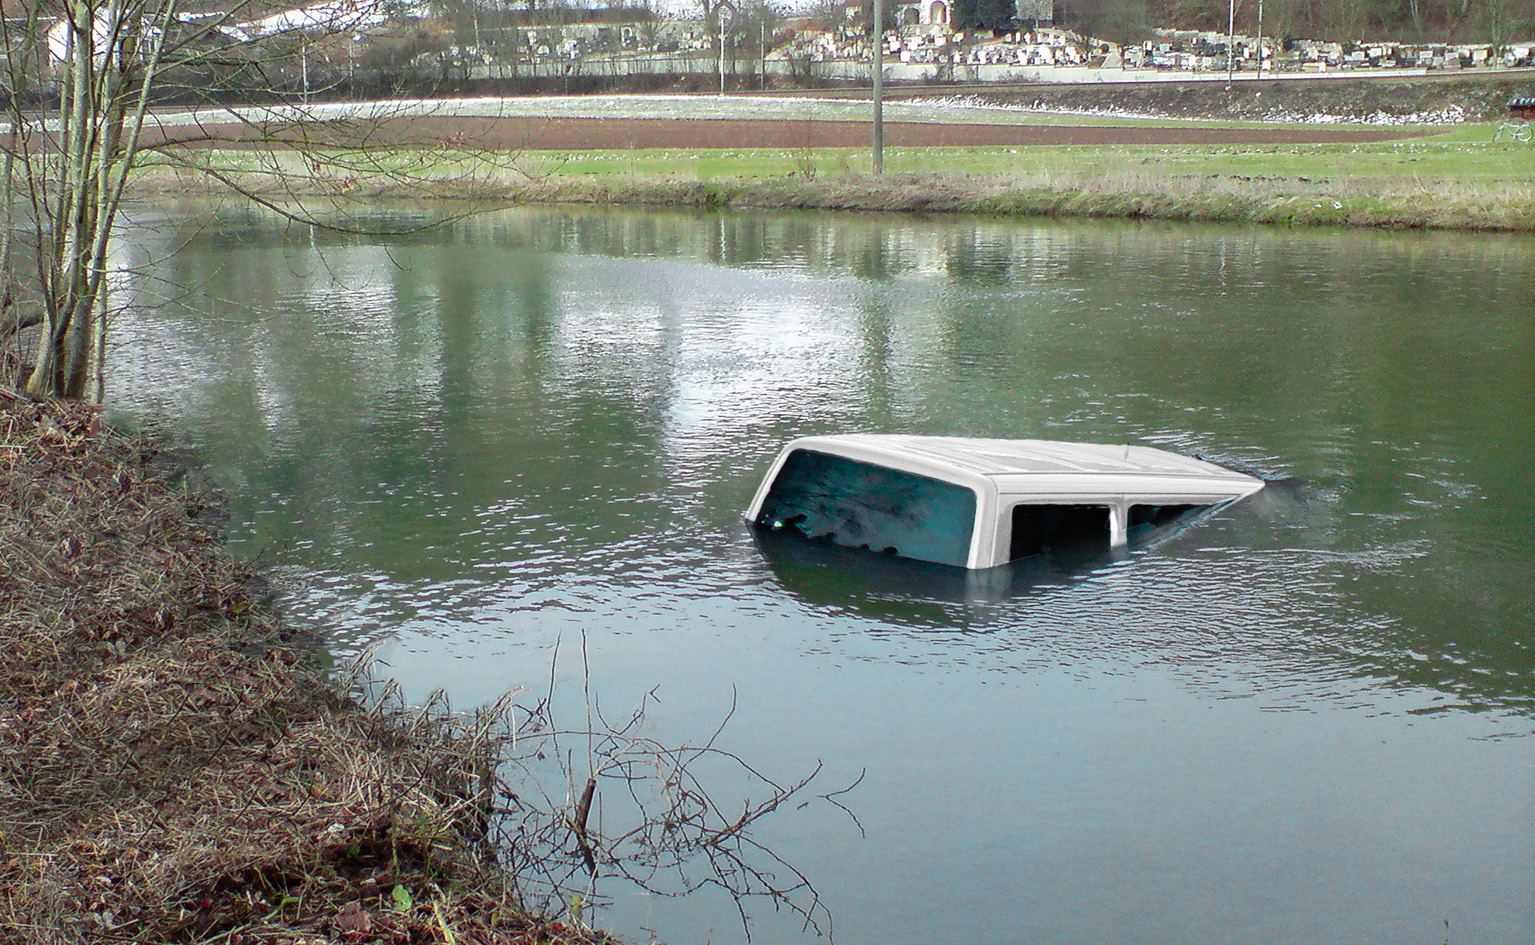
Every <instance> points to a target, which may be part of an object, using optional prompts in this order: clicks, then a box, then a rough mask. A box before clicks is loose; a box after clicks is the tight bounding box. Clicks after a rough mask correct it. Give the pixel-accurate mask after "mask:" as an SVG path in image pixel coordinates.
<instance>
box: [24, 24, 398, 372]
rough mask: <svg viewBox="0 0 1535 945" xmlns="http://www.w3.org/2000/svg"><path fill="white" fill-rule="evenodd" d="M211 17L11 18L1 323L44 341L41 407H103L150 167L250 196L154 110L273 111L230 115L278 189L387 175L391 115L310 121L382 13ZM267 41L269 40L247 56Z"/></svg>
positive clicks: (39, 347)
mask: <svg viewBox="0 0 1535 945" xmlns="http://www.w3.org/2000/svg"><path fill="white" fill-rule="evenodd" d="M202 9H203V8H198V9H197V11H196V12H194V13H191V14H188V13H183V12H182V8H181V7H180V6H179V5H178V3H177V2H176V0H21V2H15V3H11V4H7V6H6V12H7V13H8V14H11V15H8V16H7V17H5V18H4V19H0V44H3V46H0V48H3V49H4V50H5V51H6V52H7V55H6V57H5V62H4V63H3V64H0V73H3V78H4V83H5V90H4V91H5V92H6V93H8V94H6V95H5V101H4V104H3V107H4V108H5V110H6V122H7V125H8V127H7V128H6V129H5V130H4V131H3V132H0V213H3V214H4V220H3V221H0V222H3V227H0V279H3V284H4V291H3V292H0V299H4V300H11V301H13V302H15V304H8V305H5V306H4V307H3V308H0V344H6V343H8V342H10V341H11V340H13V339H14V338H15V337H16V336H17V335H18V333H20V332H22V331H25V330H28V329H36V330H37V332H38V335H37V343H36V344H33V345H30V346H28V347H27V348H25V349H23V356H24V360H23V363H22V365H21V369H20V374H19V376H18V378H17V381H18V383H19V385H20V386H21V387H23V388H24V389H25V390H26V391H27V392H28V393H29V394H32V395H34V396H39V397H64V398H70V399H84V398H87V397H90V396H91V395H92V393H93V392H92V389H91V383H90V382H91V379H92V377H93V376H94V377H95V379H96V381H97V390H96V392H97V393H99V389H100V388H99V385H100V383H101V373H100V369H101V364H102V361H103V356H104V352H105V350H106V339H107V323H108V314H109V307H108V304H107V301H108V300H107V277H108V258H109V253H108V248H109V245H110V243H111V240H112V236H113V233H114V231H115V230H116V227H117V224H118V219H119V214H120V212H121V209H122V205H123V200H124V195H125V194H126V192H127V189H128V184H129V181H130V180H131V179H132V177H133V176H134V175H135V173H136V172H137V171H138V170H139V169H140V168H141V167H142V166H143V165H144V164H145V162H146V160H148V159H149V158H151V157H153V158H154V159H155V160H157V161H160V162H162V163H165V164H170V165H172V166H176V167H181V168H185V169H186V170H187V171H188V172H189V173H191V174H194V175H196V176H198V177H200V178H202V179H205V180H210V181H223V182H224V183H226V184H227V185H229V186H230V187H232V188H234V189H236V190H239V189H240V188H241V186H242V185H241V184H240V183H239V182H238V181H237V180H235V179H234V178H232V177H231V176H229V175H227V174H225V173H224V172H223V171H221V170H220V168H218V167H217V166H215V165H214V164H212V163H210V159H209V155H208V152H207V151H206V150H204V149H201V148H189V147H187V146H186V145H188V144H190V143H194V142H206V141H207V140H209V133H208V132H207V131H205V130H204V129H202V128H201V127H199V126H198V125H197V124H196V121H195V119H194V120H192V121H190V122H186V123H183V124H181V125H178V126H176V127H150V126H149V123H148V121H147V120H148V118H149V116H150V110H151V107H152V106H154V105H157V104H165V103H173V102H174V103H187V102H189V101H190V102H195V101H197V100H199V99H203V100H211V101H212V102H215V103H217V104H220V105H223V104H227V103H229V102H231V101H238V100H239V99H240V98H242V97H245V98H246V99H247V101H264V102H267V103H269V104H266V105H247V106H246V107H245V108H244V109H243V110H241V111H235V112H221V113H220V114H221V120H222V121H224V122H235V123H237V124H240V125H242V126H243V127H242V128H241V135H242V136H243V137H246V138H248V139H253V140H255V141H257V142H264V143H267V144H270V145H271V146H272V147H271V150H269V151H266V152H264V154H265V155H266V156H265V157H263V158H262V160H263V161H264V162H265V164H264V170H265V173H266V174H268V175H270V176H269V179H272V180H277V181H283V180H292V179H294V178H295V177H296V176H298V175H302V174H309V175H313V176H317V177H318V176H323V175H324V174H327V173H328V174H334V175H337V176H339V175H341V174H346V173H348V172H349V171H353V172H357V173H361V172H363V171H364V170H367V171H374V172H376V171H378V170H379V169H380V168H379V165H378V163H377V161H376V159H375V155H376V150H377V147H378V142H377V140H376V134H375V132H376V130H377V129H378V128H379V127H381V125H382V124H383V123H384V122H387V121H388V120H389V118H390V117H391V115H390V114H388V112H387V110H386V109H379V110H375V111H374V112H373V113H372V114H371V115H370V116H369V117H368V118H367V119H365V120H356V121H350V122H349V121H334V120H332V121H328V122H321V121H315V120H313V118H312V113H311V112H310V111H309V109H308V103H309V101H310V98H311V93H313V92H315V91H317V90H323V88H324V87H325V86H326V85H327V84H335V83H338V82H340V81H342V80H343V79H344V78H345V77H346V75H347V68H348V63H347V62H346V61H345V57H342V61H340V62H338V61H337V59H336V57H335V56H334V55H333V53H332V50H333V46H332V45H331V44H330V40H333V39H338V38H343V37H350V36H352V35H355V33H356V31H357V30H358V29H361V28H363V27H364V26H365V25H367V24H369V23H376V22H379V20H380V17H379V16H378V12H377V11H378V8H377V7H376V5H375V4H370V3H368V2H366V0H356V2H351V3H337V4H333V5H329V6H325V5H322V6H317V7H308V8H303V7H298V8H292V7H289V8H288V9H287V10H286V12H285V11H284V8H283V7H282V6H278V5H276V4H272V3H265V2H254V0H234V2H228V0H226V2H223V3H220V4H217V5H213V4H209V5H207V9H209V10H210V11H211V12H202ZM17 14H19V15H17ZM272 14H281V15H280V16H278V17H277V18H275V19H273V18H270V16H271V15H272ZM237 27H238V28H237ZM257 33H259V34H261V36H260V38H259V40H257V41H255V42H246V37H248V36H250V35H252V34H257ZM346 48H348V49H350V46H349V45H348V46H347V47H346ZM39 103H42V105H44V106H47V107H50V108H51V109H52V111H51V114H50V113H48V112H47V111H45V110H42V109H40V108H39ZM349 136H350V137H349ZM294 158H297V160H293V159H294ZM421 159H424V157H423V158H421ZM348 162H354V163H353V164H352V166H351V167H350V168H349V167H348ZM407 163H408V162H407ZM385 173H386V174H391V175H398V172H397V171H394V170H389V171H385ZM258 199H260V198H259V197H258ZM266 202H267V203H268V205H271V201H269V200H268V201H266ZM292 213H293V215H294V216H295V218H300V219H308V218H307V217H304V216H303V214H302V211H292ZM310 222H314V221H310ZM16 300H24V301H16Z"/></svg>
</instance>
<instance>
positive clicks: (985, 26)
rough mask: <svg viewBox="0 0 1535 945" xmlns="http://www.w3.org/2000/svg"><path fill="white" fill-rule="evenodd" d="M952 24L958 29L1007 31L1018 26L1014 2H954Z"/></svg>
mask: <svg viewBox="0 0 1535 945" xmlns="http://www.w3.org/2000/svg"><path fill="white" fill-rule="evenodd" d="M952 22H953V23H954V25H955V26H956V27H958V28H959V29H966V30H977V29H978V30H1007V29H1013V28H1014V27H1016V26H1017V25H1018V5H1017V2H1016V0H956V2H955V4H954V13H953V20H952Z"/></svg>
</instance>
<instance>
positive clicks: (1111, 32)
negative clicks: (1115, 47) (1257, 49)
mask: <svg viewBox="0 0 1535 945" xmlns="http://www.w3.org/2000/svg"><path fill="white" fill-rule="evenodd" d="M1223 9H1224V8H1223ZM1146 16H1147V10H1146V0H1056V4H1055V21H1056V23H1057V24H1059V25H1061V26H1064V27H1066V28H1067V29H1069V30H1071V31H1073V32H1075V33H1077V34H1079V35H1081V36H1084V37H1091V38H1093V39H1106V40H1109V41H1110V42H1115V43H1127V42H1139V41H1140V40H1141V39H1143V38H1145V36H1146V35H1147V33H1148V28H1147V22H1146Z"/></svg>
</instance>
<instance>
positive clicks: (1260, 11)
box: [1258, 0, 1263, 79]
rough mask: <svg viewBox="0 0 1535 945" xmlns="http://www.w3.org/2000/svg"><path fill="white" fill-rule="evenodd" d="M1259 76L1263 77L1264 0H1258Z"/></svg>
mask: <svg viewBox="0 0 1535 945" xmlns="http://www.w3.org/2000/svg"><path fill="white" fill-rule="evenodd" d="M1258 78H1260V79H1261V78H1263V0H1258Z"/></svg>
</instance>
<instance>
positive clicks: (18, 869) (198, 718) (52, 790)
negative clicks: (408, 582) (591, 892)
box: [0, 391, 593, 945]
mask: <svg viewBox="0 0 1535 945" xmlns="http://www.w3.org/2000/svg"><path fill="white" fill-rule="evenodd" d="M183 474H184V469H183V468H182V467H181V466H180V465H179V464H177V463H175V462H172V461H169V460H168V459H167V457H165V456H163V455H162V454H160V453H159V452H157V451H156V450H155V448H154V447H153V446H151V445H149V444H147V443H145V442H142V441H138V440H135V439H131V438H127V437H124V436H121V435H118V434H116V433H114V432H112V431H111V430H109V429H105V428H103V427H102V425H101V423H100V418H99V414H98V413H97V412H96V411H95V410H94V409H92V408H89V407H84V406H79V405H40V404H33V403H29V402H26V401H19V400H16V399H13V395H5V394H4V392H3V391H0V651H3V652H4V654H5V659H4V661H3V663H0V772H3V777H0V942H16V943H20V942H48V943H85V942H222V943H231V945H233V943H247V945H249V943H256V942H319V941H338V942H339V941H345V942H356V943H372V942H407V941H432V942H506V943H522V942H527V943H533V942H551V941H561V942H565V941H590V940H593V937H587V936H583V935H582V934H579V933H577V932H575V931H573V930H571V929H568V928H565V927H563V926H560V925H558V924H549V923H544V922H541V921H539V920H536V919H533V918H529V917H528V916H527V915H525V914H524V912H523V911H522V910H521V909H520V908H519V904H518V899H517V895H516V890H515V889H514V887H513V886H512V884H511V882H510V881H509V878H508V876H507V875H506V874H504V873H503V872H502V871H501V870H500V869H499V868H498V866H497V864H496V863H495V862H493V860H492V859H491V857H490V855H489V852H488V850H487V849H486V847H487V845H486V844H484V843H483V841H484V840H485V823H486V820H485V818H486V809H487V806H488V804H489V803H490V799H491V798H492V797H493V796H494V794H493V790H494V789H493V787H492V780H491V779H490V777H489V776H488V771H489V770H490V767H489V765H490V759H491V758H493V757H494V755H495V753H496V752H497V751H498V749H499V745H498V744H497V741H496V739H497V736H496V734H495V731H494V727H493V726H492V725H491V724H490V721H489V720H484V721H482V722H475V721H474V720H465V719H462V718H460V717H456V716H452V715H449V714H446V713H437V714H435V715H422V714H419V713H418V714H409V713H405V712H403V711H399V710H390V709H387V708H378V707H375V708H372V709H365V708H363V707H362V706H360V705H358V704H357V703H355V702H353V701H351V700H350V699H347V698H343V697H342V696H339V695H337V694H336V693H335V692H334V691H333V690H332V688H331V687H330V686H329V685H328V684H327V683H326V681H325V680H324V679H323V678H322V675H321V673H320V671H319V669H318V668H317V666H316V665H315V664H314V663H313V661H312V660H311V659H309V658H307V657H306V656H305V646H304V643H303V641H302V640H300V639H297V638H295V636H294V635H293V634H292V633H291V632H290V631H289V630H288V629H286V628H285V627H284V626H283V625H282V624H281V623H280V622H279V621H277V620H276V619H274V618H273V617H272V616H271V615H269V614H267V613H265V612H264V611H263V610H262V609H261V607H260V606H259V601H258V600H257V598H258V596H259V594H260V587H259V582H256V580H255V579H254V578H253V577H252V575H251V574H250V573H249V572H248V571H246V570H245V569H244V568H243V567H242V566H240V565H238V564H236V563H234V562H233V561H231V560H230V559H229V558H228V557H227V556H226V555H225V554H224V553H223V551H222V545H221V542H220V540H219V535H218V527H217V522H218V518H219V507H218V505H217V503H216V502H215V501H214V500H213V499H212V498H211V497H209V496H208V495H205V494H200V493H198V492H195V491H191V490H189V489H187V488H186V486H185V485H184V484H183V483H182V482H181V478H180V477H181V476H182V475H183Z"/></svg>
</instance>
